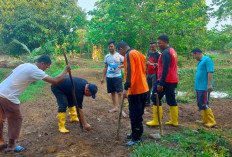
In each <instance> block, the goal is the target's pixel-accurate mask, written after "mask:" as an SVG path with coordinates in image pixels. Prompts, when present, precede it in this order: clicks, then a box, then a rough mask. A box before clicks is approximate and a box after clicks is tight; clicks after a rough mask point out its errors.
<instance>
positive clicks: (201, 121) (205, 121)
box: [196, 110, 207, 124]
mask: <svg viewBox="0 0 232 157" xmlns="http://www.w3.org/2000/svg"><path fill="white" fill-rule="evenodd" d="M201 113H202V120H196V122H197V123H203V124H205V123H207V116H206V114H205V111H204V110H201Z"/></svg>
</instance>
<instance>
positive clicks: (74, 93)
mask: <svg viewBox="0 0 232 157" xmlns="http://www.w3.org/2000/svg"><path fill="white" fill-rule="evenodd" d="M63 54H64V58H65V62H66V65H68V64H69V63H68V58H67V54H66V52H65V49H64V48H63ZM69 78H70V80H71V83H72V94H73V99H74V103H75V106H76V110H77V116H78V118H79V120H80V121H79V123H80V128H81V131H83V125H82V123H81V119H80V113H79V110H78V109H79V107H78V105H77V98H76V92H75V85H74V83H73V79H72V74H71V71H69Z"/></svg>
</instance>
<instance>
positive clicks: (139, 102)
mask: <svg viewBox="0 0 232 157" xmlns="http://www.w3.org/2000/svg"><path fill="white" fill-rule="evenodd" d="M146 97H147V92H146V93H142V94H137V95H128V101H129V114H130V119H131V130H132V140H134V141H138V140H141V137H142V134H143V124H142V121H143V114H144V107H145V103H146Z"/></svg>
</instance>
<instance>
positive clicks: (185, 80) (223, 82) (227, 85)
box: [177, 67, 232, 103]
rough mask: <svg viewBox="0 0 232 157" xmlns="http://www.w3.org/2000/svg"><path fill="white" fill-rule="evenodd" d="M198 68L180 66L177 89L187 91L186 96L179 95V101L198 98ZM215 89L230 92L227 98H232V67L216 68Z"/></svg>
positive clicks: (189, 100)
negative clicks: (196, 86)
mask: <svg viewBox="0 0 232 157" xmlns="http://www.w3.org/2000/svg"><path fill="white" fill-rule="evenodd" d="M195 74H196V69H192V68H179V69H178V79H179V82H178V87H177V91H181V92H187V95H185V96H179V97H178V101H179V102H187V103H189V102H191V101H194V99H196V92H195V90H194V87H195ZM213 75H214V76H213V90H214V91H218V92H225V93H227V94H229V96H228V97H227V98H230V99H232V90H231V85H232V82H231V80H232V68H231V67H229V68H215V71H214V74H213Z"/></svg>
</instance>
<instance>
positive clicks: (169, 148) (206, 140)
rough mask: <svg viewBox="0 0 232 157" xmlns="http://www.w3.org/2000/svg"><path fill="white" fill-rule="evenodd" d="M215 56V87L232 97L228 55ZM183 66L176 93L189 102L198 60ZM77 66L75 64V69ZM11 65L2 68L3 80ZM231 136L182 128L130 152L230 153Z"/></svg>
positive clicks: (31, 91) (30, 94)
mask: <svg viewBox="0 0 232 157" xmlns="http://www.w3.org/2000/svg"><path fill="white" fill-rule="evenodd" d="M210 57H212V58H213V60H214V64H215V72H214V90H215V91H221V92H225V93H227V94H229V96H228V98H230V99H232V88H231V86H232V67H231V61H230V60H231V59H232V57H231V56H229V55H212V56H210ZM179 64H181V68H179V69H178V77H179V83H178V88H177V91H181V92H186V95H185V96H177V101H178V102H182V103H189V102H191V101H196V94H195V90H194V83H195V82H194V76H195V73H196V66H197V61H196V60H194V59H191V58H190V59H189V60H187V59H186V58H181V60H180V61H179ZM63 67H64V64H60V66H57V65H56V64H54V65H52V66H51V68H50V69H48V70H47V71H46V73H47V74H48V75H50V76H56V75H58V74H59V73H60V72H61V71H62V70H63ZM103 67H104V66H91V68H103ZM76 68H78V67H77V66H73V67H72V69H76ZM11 70H12V69H0V81H2V78H4V76H5V75H6V74H7V73H9V72H10V71H11ZM44 85H45V82H43V81H39V82H36V83H34V84H32V85H30V86H29V87H28V88H27V89H26V91H25V92H24V93H23V94H22V95H21V96H20V97H19V99H20V101H21V102H24V101H30V100H32V99H35V98H37V96H38V95H39V93H42V92H43V90H42V89H43V86H44ZM231 139H232V130H231V129H230V130H223V131H222V130H215V131H207V130H204V128H199V129H197V130H191V129H183V130H182V131H181V132H179V133H177V134H170V135H168V136H164V137H162V140H161V141H160V142H156V141H150V142H148V143H144V144H141V145H137V146H135V147H134V149H133V151H132V152H131V154H130V156H133V157H135V156H139V157H147V156H160V157H161V156H162V157H165V156H202V157H203V156H204V157H205V156H209V157H210V156H222V157H227V156H230V155H231V154H229V153H231V152H230V149H231V148H228V146H229V145H228V142H229V141H230V143H231V142H232V141H231Z"/></svg>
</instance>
